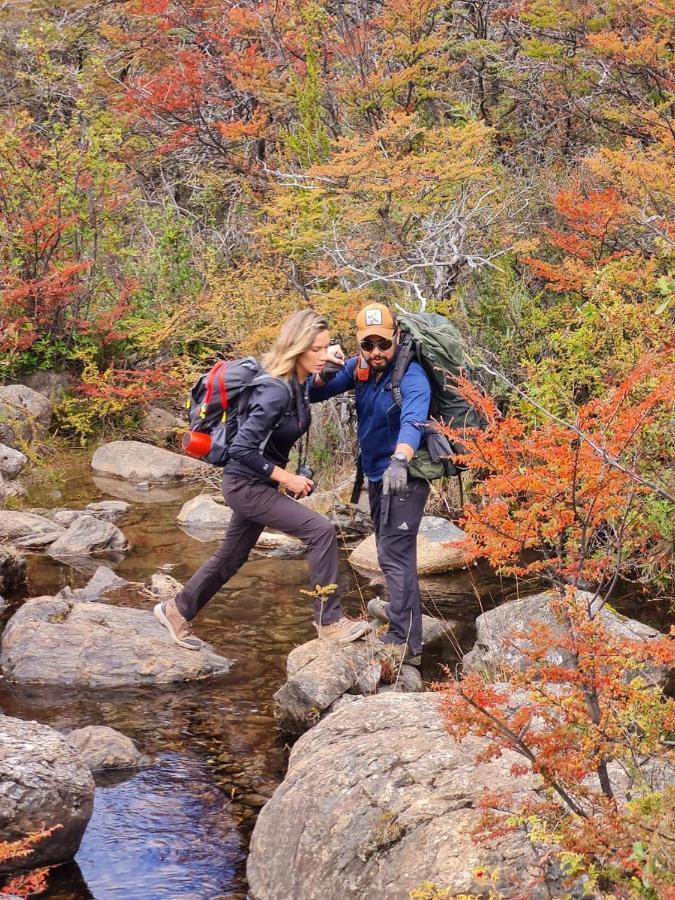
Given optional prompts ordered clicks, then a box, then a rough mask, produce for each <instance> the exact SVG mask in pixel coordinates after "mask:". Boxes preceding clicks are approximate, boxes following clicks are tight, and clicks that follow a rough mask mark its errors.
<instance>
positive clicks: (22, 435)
mask: <svg viewBox="0 0 675 900" xmlns="http://www.w3.org/2000/svg"><path fill="white" fill-rule="evenodd" d="M51 421H52V405H51V403H50V402H49V400H47V398H46V397H44V396H43V395H42V394H39V393H38V392H37V391H34V390H32V389H31V388H29V387H26V385H25V384H6V385H4V386H0V441H2V443H3V444H7V445H8V446H10V447H17V446H18V445H19V444H20V443H21V442H22V441H24V442H27V443H30V442H31V441H32V440H34V439H35V438H36V437H42V436H43V435H44V434H45V433H46V431H47V429H48V428H49V426H50V424H51Z"/></svg>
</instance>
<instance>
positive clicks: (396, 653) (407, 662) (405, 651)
mask: <svg viewBox="0 0 675 900" xmlns="http://www.w3.org/2000/svg"><path fill="white" fill-rule="evenodd" d="M381 643H382V644H383V646H384V649H385V654H386V657H387V659H388V660H389V661H390V662H391V664H392V665H393V666H396V667H397V668H398V667H399V666H420V665H421V664H422V654H421V653H412V652H411V650H410V647H408V645H407V644H394V643H391V642H389V641H382V642H381Z"/></svg>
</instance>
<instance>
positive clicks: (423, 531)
mask: <svg viewBox="0 0 675 900" xmlns="http://www.w3.org/2000/svg"><path fill="white" fill-rule="evenodd" d="M465 539H466V534H465V533H464V532H463V531H462V530H461V528H458V527H457V526H456V525H453V523H452V522H449V521H448V520H447V519H441V518H440V517H439V516H424V518H423V519H422V523H421V525H420V530H419V534H418V535H417V572H418V574H419V575H434V574H437V573H439V572H450V571H452V570H453V569H461V568H464V567H466V562H465V559H464V554H463V552H462V551H461V550H459V549H458V547H457V546H453V544H456V542H458V541H463V540H465ZM350 560H351V562H352V564H353V565H355V566H358V567H360V568H362V569H368V570H370V571H378V570H379V569H380V564H379V563H378V561H377V548H376V546H375V535H374V534H371V535H370V536H369V537H367V538H366V539H365V540H364V541H361V543H360V544H358V545H357V546H356V547H355V548H354V550H352V552H351V555H350Z"/></svg>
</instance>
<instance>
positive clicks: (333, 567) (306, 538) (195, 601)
mask: <svg viewBox="0 0 675 900" xmlns="http://www.w3.org/2000/svg"><path fill="white" fill-rule="evenodd" d="M223 496H224V497H225V500H226V501H227V505H228V506H229V507H230V508H231V510H232V518H231V520H230V524H229V526H228V529H227V531H226V533H225V539H224V540H223V542H222V544H221V545H220V547H218V549H217V550H216V552H215V553H214V554H213V556H211V557H210V558H209V559H207V560H206V562H205V563H204V565H203V566H201V567H200V568H199V569H197V571H196V572H195V574H194V575H193V576H192V578H191V579H190V580H189V581H188V582H187V584H186V585H185V587H184V588H183V589H182V590H181V591H180V592H179V593H178V594H177V595H176V606H177V607H178V611H179V612H180V614H181V615H182V616H183V617H184V618H185V619H188V620H191V619H194V617H195V616H196V615H197V613H198V612H199V610H200V609H201V608H202V607H203V606H205V604H207V603H208V602H209V600H210V599H211V597H213V595H214V594H215V593H216V591H218V590H220V588H221V587H222V586H223V585H224V584H225V583H226V582H227V581H229V580H230V578H232V576H233V575H234V574H235V573H236V572H238V571H239V569H240V568H241V567H242V566H243V564H244V563H245V562H246V560H247V559H248V555H249V553H250V552H251V550H252V548H253V547H254V546H255V543H256V541H257V540H258V538H259V537H260V534H261V532H262V531H263V529H264V528H266V527H270V528H276V529H277V531H283V532H285V533H286V534H290V535H292V536H293V537H297V538H299V539H300V540H301V541H303V542H304V543H305V544H307V546H308V547H309V559H308V561H309V582H310V586H311V588H312V590H313V589H314V588H315V587H316V586H317V585H321V586H325V585H327V584H337V583H338V545H337V536H336V534H335V527H334V526H333V525H331V523H330V522H329V521H328V519H326V518H324V516H320V515H319V514H318V513H315V512H312V510H309V509H307V508H306V507H304V506H303V505H302V504H301V503H298V502H297V501H296V500H292V499H291V498H290V497H287V496H286V495H285V494H280V493H279V492H278V491H277V490H276V489H275V488H273V487H271V486H270V485H268V484H265V483H264V482H262V481H256V480H253V479H251V478H246V477H245V476H242V475H227V474H225V475H224V476H223ZM341 615H342V609H341V607H340V592H339V591H338V590H336V591H334V592H333V594H331V596H330V597H329V598H328V599H324V601H323V603H322V601H321V600H320V599H317V600H315V601H314V619H315V621H316V622H319V621H321V624H322V625H330V624H331V623H332V622H337V620H338V619H339V618H340V617H341Z"/></svg>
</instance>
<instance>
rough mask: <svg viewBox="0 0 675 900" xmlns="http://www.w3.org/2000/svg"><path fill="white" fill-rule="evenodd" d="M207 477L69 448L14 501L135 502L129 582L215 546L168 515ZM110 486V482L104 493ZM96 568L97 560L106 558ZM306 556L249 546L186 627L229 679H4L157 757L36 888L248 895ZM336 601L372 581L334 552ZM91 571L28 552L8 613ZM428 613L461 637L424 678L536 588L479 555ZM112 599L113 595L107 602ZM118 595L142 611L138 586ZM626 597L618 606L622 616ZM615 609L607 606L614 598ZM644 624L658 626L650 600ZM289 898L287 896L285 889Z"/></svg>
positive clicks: (99, 895)
mask: <svg viewBox="0 0 675 900" xmlns="http://www.w3.org/2000/svg"><path fill="white" fill-rule="evenodd" d="M201 490H203V488H202V487H201V486H199V485H192V486H190V487H187V488H181V489H171V490H160V491H155V490H151V491H146V492H144V491H140V490H136V489H134V488H132V487H131V486H129V485H126V484H125V483H124V482H118V483H110V482H101V481H100V480H98V479H96V480H95V479H94V478H92V475H91V473H90V469H89V454H84V453H71V454H69V456H68V459H67V462H65V463H64V464H63V465H62V468H61V475H60V479H59V481H58V482H57V483H55V484H54V483H45V484H43V485H41V486H39V487H37V488H33V489H32V490H31V491H30V494H29V496H28V498H26V502H25V504H23V505H25V507H26V508H28V507H49V508H53V507H68V508H74V509H78V508H82V507H83V506H84V505H86V504H87V503H89V502H92V501H96V500H104V499H111V497H114V498H118V499H123V500H127V501H130V502H132V503H133V508H132V511H131V512H130V513H129V514H128V515H127V516H126V517H125V518H124V519H123V520H122V521H121V522H120V523H119V526H120V527H121V528H122V530H123V531H124V533H125V534H126V535H127V537H128V538H129V541H130V544H131V549H130V551H129V552H128V553H127V554H126V556H125V558H124V559H123V560H122V561H121V562H119V563H118V564H117V565H116V566H114V568H115V571H116V572H117V574H118V575H120V576H122V577H124V578H127V579H129V580H133V581H141V580H144V579H146V578H148V577H149V576H150V575H152V574H153V573H154V572H156V571H158V570H160V569H161V570H163V571H167V572H169V573H170V574H171V575H172V576H174V577H175V578H177V579H178V580H179V581H185V580H186V579H187V578H188V577H189V576H190V574H191V573H192V572H193V571H194V569H196V568H197V566H198V565H200V564H201V562H202V561H203V560H205V559H206V558H207V557H208V556H209V555H210V553H211V552H212V550H213V547H214V544H212V543H202V542H199V541H197V540H194V539H193V538H191V537H189V536H188V535H187V534H185V533H184V532H183V531H182V530H181V529H180V528H179V527H178V526H177V525H176V515H177V513H178V511H179V509H180V507H181V506H182V504H183V503H184V502H185V500H187V499H189V498H190V497H191V496H194V494H196V493H199V492H200V491H201ZM113 492H114V493H113ZM101 562H102V563H103V564H108V563H106V561H105V560H102V561H101ZM306 577H307V566H306V563H305V562H304V561H303V560H296V559H290V560H289V559H279V558H273V557H266V558H265V557H251V559H250V560H249V562H247V563H246V565H245V566H244V567H243V568H242V569H241V571H240V572H239V573H238V574H237V575H236V576H235V577H234V578H233V579H232V580H231V581H230V582H229V583H228V584H227V585H226V586H225V588H223V590H221V591H220V592H219V593H218V594H217V595H216V596H215V597H214V599H213V600H212V601H211V602H210V604H209V605H208V607H207V608H206V609H205V610H204V612H203V613H202V614H201V616H200V617H199V618H198V619H197V623H196V629H195V630H196V632H197V634H198V635H199V636H200V637H202V638H204V639H205V640H208V641H209V643H210V644H211V645H212V646H213V648H214V650H215V651H216V652H217V653H219V654H222V655H223V656H226V657H228V658H230V659H232V660H234V661H235V665H234V666H233V667H232V669H231V671H230V672H229V673H228V674H227V675H223V676H220V677H217V678H213V679H211V680H206V681H200V682H192V683H189V684H184V685H183V684H180V685H175V686H170V687H166V686H160V687H144V688H137V689H116V690H109V689H90V690H87V691H84V690H81V689H80V690H64V689H61V688H59V689H58V690H56V689H47V688H44V687H38V686H36V687H33V688H30V689H27V688H21V689H19V688H17V687H15V686H12V685H10V684H7V683H5V682H4V681H2V680H0V709H2V711H3V712H5V713H7V714H8V715H10V716H16V717H18V718H23V719H34V720H37V721H38V722H42V723H45V724H48V725H51V726H52V727H54V728H56V729H57V730H59V731H62V732H68V731H70V730H72V729H74V728H79V727H82V726H84V725H109V726H111V727H113V728H116V729H118V730H119V731H121V732H123V733H124V734H126V735H128V736H129V737H131V738H132V739H133V740H134V741H135V743H136V745H137V746H138V747H139V749H141V750H142V751H143V752H144V753H145V754H148V755H150V756H151V757H152V758H153V760H154V762H153V764H152V765H151V766H150V767H148V768H145V769H143V770H141V771H139V772H137V773H133V774H129V773H125V774H118V775H114V776H113V775H105V776H101V777H99V776H97V778H96V784H97V790H96V795H95V806H94V813H93V816H92V818H91V821H90V822H89V825H88V828H87V830H86V833H85V835H84V839H83V841H82V844H81V846H80V849H79V852H78V853H77V856H76V858H75V861H74V862H73V863H71V864H68V865H64V866H60V867H58V868H56V869H54V870H52V872H51V873H50V876H49V887H48V890H47V892H46V893H44V894H42V895H41V896H42V897H45V898H47V897H49V898H59V900H85V898H95V900H113V898H114V900H117V898H125V900H221V898H245V897H246V873H245V869H246V855H247V847H248V843H249V839H250V835H251V831H252V829H253V825H254V823H255V819H256V816H257V814H258V812H259V810H260V809H261V807H262V806H263V805H264V803H265V802H266V800H267V799H268V798H269V797H270V796H271V794H272V793H273V791H274V789H275V787H276V786H277V785H278V784H279V782H280V781H281V779H282V778H283V775H284V771H285V767H286V763H287V757H288V750H289V743H290V739H289V738H287V737H285V736H284V735H282V734H280V733H279V731H278V730H277V728H276V726H275V721H274V717H273V701H272V696H273V694H274V692H275V691H276V690H277V689H278V688H279V686H280V685H281V684H282V682H283V681H284V675H285V665H286V657H287V655H288V653H289V652H290V651H291V650H292V649H293V647H295V646H297V645H298V644H300V643H302V642H303V641H307V640H310V639H312V637H314V630H313V628H312V625H311V609H310V601H309V600H308V598H303V595H302V594H301V593H300V589H301V588H304V587H305V586H306ZM341 579H342V581H341V583H342V586H343V588H344V605H345V609H346V611H347V612H348V613H351V614H356V613H358V612H359V611H360V610H361V609H362V608H363V607H364V604H365V602H367V600H368V599H370V597H372V596H374V595H375V594H376V593H378V586H377V585H376V584H372V583H371V582H370V579H368V578H365V577H363V576H361V575H358V574H357V573H355V572H354V571H353V570H352V569H351V568H350V566H349V564H348V561H347V557H346V554H343V556H342V567H341ZM87 580H88V575H86V574H84V573H80V572H77V571H75V570H73V569H70V568H68V567H66V566H63V565H61V564H59V563H57V562H55V561H53V560H51V559H50V558H49V557H46V556H44V555H40V554H32V555H31V556H30V559H29V577H28V584H27V586H26V589H25V590H24V591H23V592H22V593H21V594H17V595H14V596H9V597H7V599H8V600H9V601H10V603H9V608H8V610H6V612H5V614H4V615H3V617H2V622H1V624H2V625H4V623H5V622H6V621H7V619H9V618H10V616H11V615H12V614H13V612H15V611H16V609H17V608H18V607H19V606H20V604H21V603H22V602H23V600H24V599H25V598H26V597H27V596H38V595H40V594H54V593H56V592H57V591H58V590H59V589H60V588H62V587H63V586H65V585H67V584H70V585H71V586H72V587H79V586H81V585H83V584H85V583H86V581H87ZM422 589H423V603H424V604H425V606H426V611H427V612H429V613H431V614H434V615H442V616H444V617H445V618H447V619H452V620H455V621H457V622H458V623H459V626H460V627H459V629H458V634H459V636H460V637H459V640H460V645H461V647H456V648H452V647H447V648H446V649H445V650H444V651H441V652H440V654H436V655H435V656H430V655H429V654H425V657H424V659H423V668H422V675H423V677H424V680H425V682H427V683H431V682H433V681H435V680H438V679H440V678H442V677H443V669H442V666H443V665H450V666H452V665H453V664H455V663H456V662H457V659H458V651H459V650H460V649H468V648H469V647H470V646H471V645H472V643H473V640H474V635H475V630H474V621H475V618H476V616H477V615H478V614H479V613H480V612H481V609H488V608H491V607H493V606H494V605H496V604H499V603H502V602H504V601H505V600H507V599H509V598H512V597H514V596H516V595H517V594H518V593H520V594H527V593H532V591H533V589H534V588H533V587H532V586H528V585H523V583H522V582H521V583H520V584H517V583H515V582H505V581H502V580H500V579H499V578H497V577H496V576H495V574H494V573H493V572H491V570H490V569H489V568H488V567H486V566H476V567H473V568H471V569H470V570H469V571H468V572H467V571H462V572H458V573H454V574H450V575H447V576H443V577H436V578H429V579H425V580H424V581H423V584H422ZM118 602H119V601H118ZM124 602H125V603H127V604H131V605H135V606H137V607H139V608H145V609H151V607H152V605H153V604H152V601H151V600H150V599H148V598H145V597H142V596H139V595H137V594H135V595H134V597H133V599H132V600H131V601H129V599H128V598H127V599H125V600H124ZM634 603H637V600H635V598H633V599H631V598H630V597H626V598H625V603H624V606H625V608H624V609H623V610H622V611H624V612H627V613H628V614H631V605H632V604H634ZM617 606H618V604H617ZM640 618H642V619H643V621H650V619H654V621H650V624H658V619H659V611H658V610H655V611H654V613H653V615H652V613H651V612H650V608H649V607H646V615H644V614H643V615H641V616H640ZM289 900H291V898H289Z"/></svg>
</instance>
